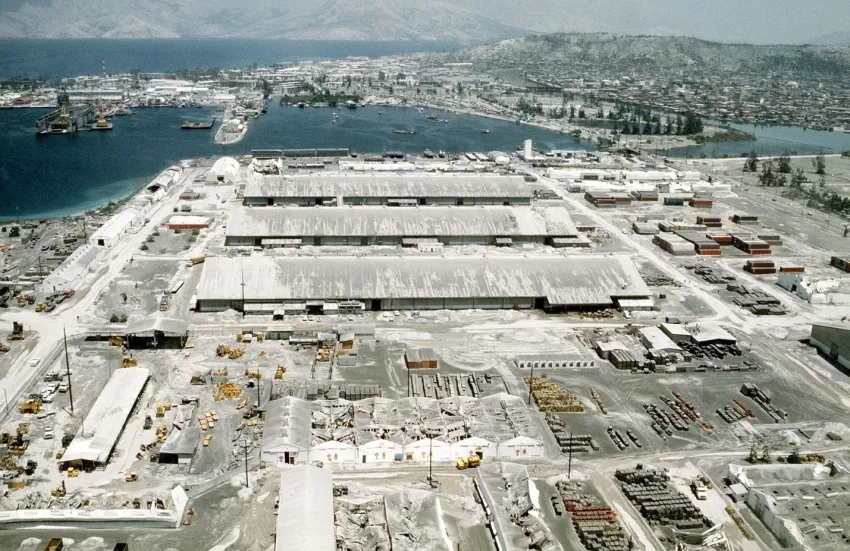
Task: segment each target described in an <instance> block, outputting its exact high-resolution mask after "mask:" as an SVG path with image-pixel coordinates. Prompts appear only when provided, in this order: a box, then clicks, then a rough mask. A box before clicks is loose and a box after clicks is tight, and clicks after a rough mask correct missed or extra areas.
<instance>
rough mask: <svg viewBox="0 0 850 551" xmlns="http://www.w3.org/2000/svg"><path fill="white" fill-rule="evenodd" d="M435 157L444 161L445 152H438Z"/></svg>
mask: <svg viewBox="0 0 850 551" xmlns="http://www.w3.org/2000/svg"><path fill="white" fill-rule="evenodd" d="M437 157H439V158H441V159H445V158H446V152H445V151H443V150H442V149H441V150H440V152H439V153H437Z"/></svg>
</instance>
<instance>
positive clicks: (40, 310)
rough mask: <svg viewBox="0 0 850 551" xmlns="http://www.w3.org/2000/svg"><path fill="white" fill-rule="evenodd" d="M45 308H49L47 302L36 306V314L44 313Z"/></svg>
mask: <svg viewBox="0 0 850 551" xmlns="http://www.w3.org/2000/svg"><path fill="white" fill-rule="evenodd" d="M45 308H47V303H46V302H39V303H38V304H36V305H35V311H36V312H44V309H45Z"/></svg>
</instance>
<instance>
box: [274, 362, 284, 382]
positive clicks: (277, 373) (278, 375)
mask: <svg viewBox="0 0 850 551" xmlns="http://www.w3.org/2000/svg"><path fill="white" fill-rule="evenodd" d="M284 373H286V366H285V365H283V364H277V369H276V370H275V372H274V378H275V379H283V374H284Z"/></svg>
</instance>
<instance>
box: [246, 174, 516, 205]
mask: <svg viewBox="0 0 850 551" xmlns="http://www.w3.org/2000/svg"><path fill="white" fill-rule="evenodd" d="M244 196H245V197H246V198H248V197H398V198H407V197H505V198H508V197H525V198H528V199H531V191H530V190H529V188H528V186H527V185H526V183H525V179H524V178H523V177H522V176H495V175H492V174H487V175H483V174H482V175H478V174H431V173H418V174H296V175H294V176H271V175H260V174H254V175H253V177H252V178H251V179H250V181H249V182H248V183H247V184H246V186H245V194H244Z"/></svg>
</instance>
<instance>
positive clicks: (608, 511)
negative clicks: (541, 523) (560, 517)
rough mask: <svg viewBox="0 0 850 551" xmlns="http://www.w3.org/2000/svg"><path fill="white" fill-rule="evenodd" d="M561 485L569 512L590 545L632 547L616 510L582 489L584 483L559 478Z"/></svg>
mask: <svg viewBox="0 0 850 551" xmlns="http://www.w3.org/2000/svg"><path fill="white" fill-rule="evenodd" d="M557 488H558V492H559V494H560V498H561V499H562V500H563V501H564V503H565V504H566V506H567V512H569V513H570V515H571V516H572V522H573V527H574V528H575V531H576V534H578V537H579V540H580V541H581V543H582V545H584V547H585V548H586V549H589V550H591V551H597V550H598V551H603V550H606V551H625V550H626V549H628V548H629V545H628V542H627V541H626V535H625V532H624V531H623V528H622V526H620V524H619V522H618V521H617V512H616V511H614V510H613V509H612V508H610V507H608V506H607V505H606V504H605V503H602V502H600V501H599V500H598V499H597V498H596V497H595V496H592V495H589V494H583V493H581V485H580V483H577V482H558V484H557ZM553 499H554V498H553Z"/></svg>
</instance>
